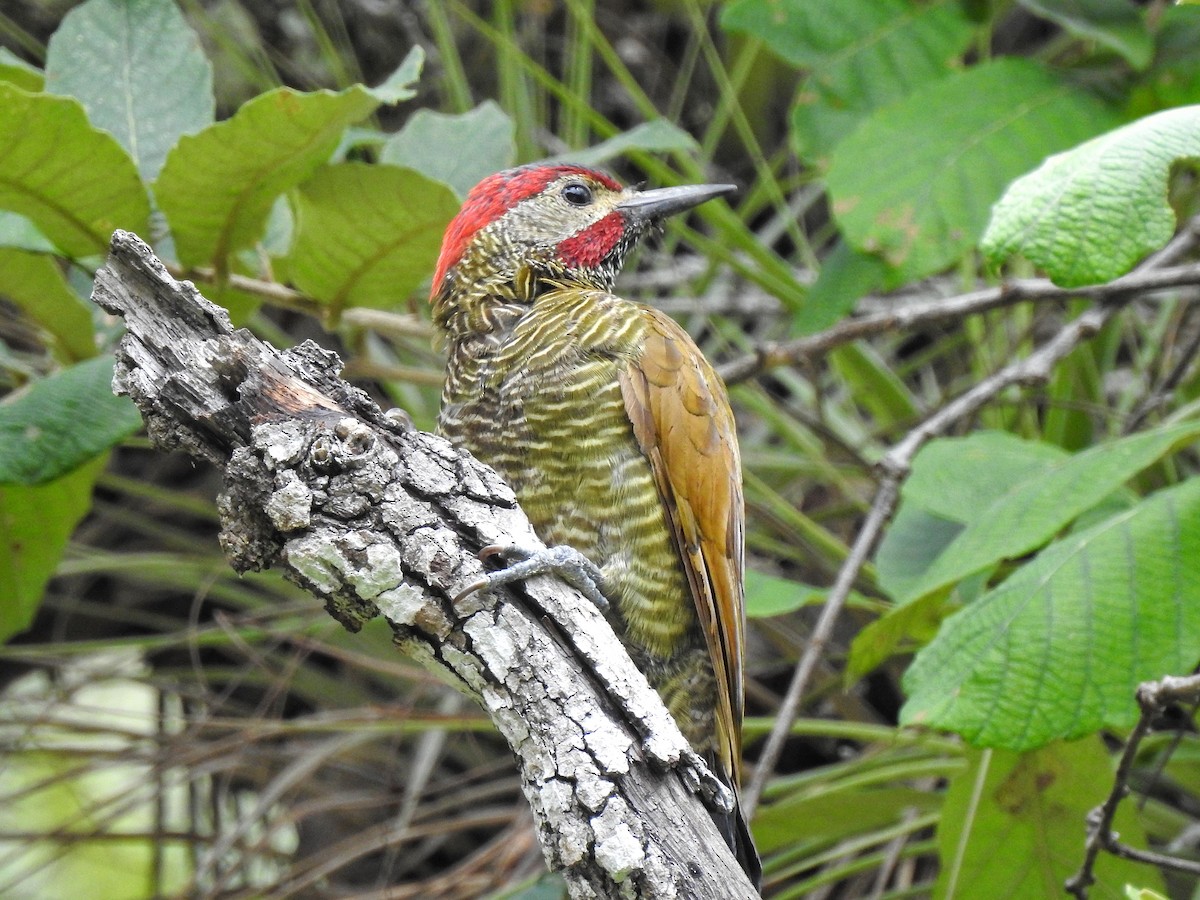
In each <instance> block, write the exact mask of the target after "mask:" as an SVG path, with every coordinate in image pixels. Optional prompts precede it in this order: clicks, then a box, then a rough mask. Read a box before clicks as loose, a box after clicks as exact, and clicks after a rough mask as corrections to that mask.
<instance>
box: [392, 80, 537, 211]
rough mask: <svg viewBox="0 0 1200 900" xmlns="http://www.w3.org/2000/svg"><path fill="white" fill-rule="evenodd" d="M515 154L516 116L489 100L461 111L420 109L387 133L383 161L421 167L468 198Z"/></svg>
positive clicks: (508, 163)
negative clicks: (512, 117) (487, 177)
mask: <svg viewBox="0 0 1200 900" xmlns="http://www.w3.org/2000/svg"><path fill="white" fill-rule="evenodd" d="M515 154H516V145H515V144H514V143H513V123H512V119H510V118H509V117H508V116H507V115H505V113H504V111H503V110H502V109H500V107H499V106H498V105H497V104H496V103H495V102H493V101H491V100H488V101H486V102H484V103H481V104H480V105H479V106H477V107H475V108H474V109H473V110H471V111H470V112H465V113H461V114H460V115H446V114H445V113H439V112H434V111H433V110H429V109H419V110H417V111H416V112H415V113H413V115H412V117H411V118H410V119H409V120H408V122H406V123H405V125H404V127H403V128H402V129H401V130H400V131H398V132H397V133H396V134H394V135H392V136H391V137H390V138H388V141H387V143H386V144H384V145H383V151H382V152H381V153H380V155H379V161H380V162H385V163H391V164H392V165H397V166H406V167H408V168H410V169H416V170H417V171H418V172H420V173H421V174H422V175H426V176H428V177H429V178H432V179H434V180H435V181H441V182H443V183H444V184H448V185H450V187H452V188H454V192H455V193H456V194H458V196H459V197H465V196H466V195H467V191H469V190H470V189H471V188H473V187H474V186H475V185H476V183H477V182H479V181H481V180H482V179H483V178H484V177H485V176H487V175H490V174H491V173H492V172H496V171H498V170H500V169H504V168H507V167H508V166H511V165H512V164H513V160H514V159H515Z"/></svg>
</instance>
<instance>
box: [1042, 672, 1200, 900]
mask: <svg viewBox="0 0 1200 900" xmlns="http://www.w3.org/2000/svg"><path fill="white" fill-rule="evenodd" d="M1137 701H1138V705H1139V706H1140V707H1141V708H1142V715H1141V717H1140V718H1139V719H1138V723H1137V725H1136V726H1134V729H1133V732H1132V733H1131V734H1130V735H1129V740H1128V741H1127V742H1126V743H1125V751H1124V752H1123V753H1122V754H1121V761H1120V763H1118V765H1117V774H1116V777H1115V778H1114V779H1113V787H1112V791H1111V792H1110V793H1109V795H1108V798H1107V799H1106V800H1105V801H1104V802H1103V803H1102V804H1100V805H1099V806H1097V807H1096V808H1095V809H1093V810H1092V811H1091V812H1090V813H1088V817H1087V830H1088V836H1087V843H1086V844H1085V852H1084V858H1083V864H1082V865H1081V866H1080V867H1079V871H1078V872H1076V873H1075V874H1074V875H1073V876H1071V878H1069V879H1067V882H1066V884H1065V885H1064V887H1065V888H1066V891H1067V893H1069V894H1073V895H1074V896H1076V897H1078V898H1079V900H1087V896H1088V888H1089V887H1090V886H1091V885H1093V884H1094V883H1095V881H1096V877H1095V875H1093V874H1092V870H1093V868H1094V867H1095V865H1096V859H1097V857H1098V856H1099V855H1100V851H1101V850H1106V851H1108V852H1109V853H1112V854H1114V855H1116V856H1120V857H1123V858H1124V859H1130V860H1133V861H1135V862H1142V863H1146V864H1148V865H1152V866H1162V867H1163V868H1167V869H1174V870H1176V871H1179V872H1187V873H1189V874H1192V875H1200V862H1195V861H1194V860H1190V859H1181V858H1179V857H1177V856H1168V855H1166V854H1164V853H1155V852H1153V851H1150V850H1137V849H1135V848H1133V847H1129V846H1126V845H1125V844H1122V843H1121V842H1120V841H1119V840H1118V839H1117V835H1116V832H1114V831H1113V827H1112V825H1113V819H1114V818H1115V817H1116V815H1117V807H1118V806H1119V805H1120V803H1121V801H1122V800H1123V799H1124V798H1125V795H1126V794H1128V793H1129V775H1130V773H1131V772H1132V770H1133V763H1134V760H1135V759H1136V758H1137V754H1138V749H1139V748H1140V747H1141V743H1142V740H1143V738H1145V737H1146V735H1147V734H1149V732H1150V728H1151V725H1152V724H1153V722H1154V720H1155V719H1156V718H1158V716H1159V715H1161V713H1162V712H1163V710H1164V709H1166V708H1167V707H1168V706H1170V705H1171V704H1172V703H1192V704H1195V703H1197V702H1200V675H1190V676H1188V677H1178V676H1167V677H1166V678H1163V679H1162V680H1161V681H1147V682H1144V683H1142V684H1141V685H1140V686H1139V687H1138V689H1137Z"/></svg>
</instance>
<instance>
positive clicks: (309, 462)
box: [93, 231, 757, 898]
mask: <svg viewBox="0 0 1200 900" xmlns="http://www.w3.org/2000/svg"><path fill="white" fill-rule="evenodd" d="M93 298H94V299H95V300H96V302H97V303H99V304H100V305H101V306H103V307H104V308H105V309H106V310H108V311H109V312H112V313H114V314H117V315H120V316H123V317H124V318H125V321H126V325H127V326H128V329H129V333H128V334H127V335H126V337H125V338H124V339H123V340H122V342H121V346H120V349H119V351H118V354H117V367H116V372H115V375H114V388H115V389H116V390H118V392H120V393H127V394H128V395H129V396H131V397H132V398H133V399H134V401H135V402H136V403H137V404H138V407H139V408H140V409H141V411H142V415H143V417H144V419H145V420H146V423H147V427H148V429H149V432H150V435H151V436H152V437H153V439H154V440H155V441H156V443H157V444H158V445H159V446H160V447H162V448H164V449H167V448H182V449H184V450H186V451H187V452H189V453H191V454H192V455H195V456H201V457H204V458H205V459H208V460H210V461H212V462H213V463H214V464H215V465H218V466H220V467H221V468H222V469H223V471H224V474H225V489H224V492H223V493H222V495H221V497H220V499H219V507H220V510H221V514H222V532H221V542H222V545H223V546H224V548H225V552H226V554H227V556H228V557H229V559H230V561H231V563H232V564H233V565H234V567H235V568H237V569H239V570H240V571H245V570H248V569H258V568H264V567H267V566H279V567H281V568H282V570H283V571H284V573H285V574H286V575H287V576H288V577H289V578H290V579H291V580H293V581H295V582H296V583H298V584H300V585H301V586H303V587H305V588H306V589H308V590H310V591H312V592H313V593H314V594H316V595H317V596H319V597H321V598H322V599H323V600H324V601H325V604H326V609H327V610H328V611H329V613H330V614H331V615H332V616H334V618H336V619H338V621H340V622H341V623H342V624H343V625H345V626H346V627H347V628H348V629H350V630H351V631H356V630H357V629H358V628H359V627H361V625H362V624H363V622H365V621H366V620H368V619H370V618H372V617H374V616H377V615H382V616H384V617H385V618H386V619H387V621H388V622H389V623H390V624H391V626H392V629H393V632H394V633H395V637H396V642H397V644H398V645H399V646H400V647H401V648H402V649H403V650H405V651H406V652H407V653H408V654H409V655H411V656H412V657H414V658H415V659H417V660H418V661H420V662H422V663H423V664H425V665H427V666H428V667H429V668H431V669H433V670H434V671H438V672H440V673H442V674H443V675H446V676H447V677H448V678H450V679H451V680H453V681H454V682H456V683H457V684H458V685H459V686H460V687H463V688H464V689H465V690H466V691H468V692H469V693H471V694H472V695H473V696H475V697H476V698H477V699H479V701H480V702H481V703H482V704H483V706H484V708H485V709H486V710H487V712H488V714H489V715H490V716H491V718H492V720H493V721H494V722H495V724H496V726H497V728H498V729H499V731H500V732H501V734H503V735H504V737H505V738H506V740H507V741H508V742H509V744H510V746H511V747H512V749H513V751H514V752H515V753H516V755H517V758H518V761H519V763H520V768H521V774H522V781H523V788H524V791H525V795H526V797H527V798H528V800H529V802H530V805H531V807H532V809H533V812H534V815H535V818H536V819H537V823H538V833H539V839H540V840H541V842H542V847H543V850H544V853H545V856H546V859H547V861H548V862H549V864H550V865H551V867H552V868H554V869H557V870H559V871H561V872H562V873H563V875H564V876H565V877H566V879H567V883H568V885H569V887H570V890H571V893H572V896H574V897H629V896H638V897H644V898H658V897H697V898H728V897H755V896H757V895H756V894H755V892H754V890H753V888H752V887H751V886H750V884H749V882H748V881H747V880H746V878H745V875H744V874H743V873H742V871H741V869H740V867H739V866H738V864H737V863H736V861H735V860H734V858H733V856H732V855H731V854H730V853H729V851H728V850H727V848H726V846H725V843H724V841H723V840H722V839H721V837H720V836H719V834H718V832H717V829H716V827H715V826H714V825H713V822H712V820H711V818H710V817H709V815H708V813H707V811H706V810H705V807H704V805H703V803H702V801H701V799H700V796H699V795H704V796H706V797H707V798H708V801H709V802H710V803H713V804H716V805H718V806H720V805H723V804H724V805H727V804H728V803H729V802H730V798H729V796H728V792H727V791H726V790H725V789H724V788H722V787H721V785H720V784H719V782H717V781H716V779H715V777H714V776H713V775H712V774H711V773H710V772H709V771H708V770H707V768H706V767H705V766H704V764H703V762H702V761H701V760H700V759H699V758H698V757H697V756H696V754H695V753H694V751H692V749H691V747H690V746H689V745H688V743H687V741H686V740H685V739H684V738H683V736H682V735H681V734H680V733H679V730H678V728H677V727H676V726H675V723H674V721H673V720H672V719H671V716H670V714H669V713H668V712H667V711H666V709H665V708H664V706H663V705H662V701H661V700H660V699H659V697H658V695H657V694H656V693H655V692H654V690H653V689H652V688H651V687H650V686H649V684H648V683H647V682H646V679H645V677H644V676H643V675H642V674H641V672H639V671H638V670H637V668H636V667H635V666H634V665H633V663H632V662H631V661H630V659H629V656H628V654H627V653H626V652H625V650H624V648H623V647H622V646H621V644H620V643H619V642H618V641H617V639H616V637H615V636H614V634H613V632H612V629H611V628H610V626H609V625H608V623H607V622H606V621H605V620H604V618H603V617H602V616H601V615H600V614H599V612H598V611H597V610H596V609H595V608H594V606H593V605H592V604H590V603H589V602H588V601H586V600H585V599H584V598H583V597H581V596H580V595H579V594H578V593H576V592H575V591H574V589H572V588H569V587H568V586H566V585H565V584H563V583H562V582H560V581H558V580H557V579H555V578H553V577H549V576H542V577H538V578H533V579H531V580H529V581H528V582H526V583H524V584H520V585H514V586H512V587H511V588H510V589H506V590H504V591H496V592H487V593H484V592H476V593H474V594H470V595H468V596H467V597H465V598H464V599H462V600H461V601H460V602H455V601H454V600H453V599H452V598H454V597H456V596H457V595H458V594H459V592H460V591H461V589H462V588H463V586H465V585H467V584H470V583H472V582H474V581H476V580H477V579H478V578H479V577H480V576H481V575H482V574H483V563H481V562H480V560H479V559H478V557H477V556H476V554H477V552H478V551H479V550H480V549H481V548H483V547H485V546H487V545H490V544H495V543H513V542H519V543H521V544H525V545H528V544H530V543H533V544H534V546H537V545H538V544H537V538H536V536H535V535H534V533H533V529H532V528H531V526H530V525H529V522H528V520H527V519H526V518H525V515H524V514H523V513H522V512H521V510H520V508H519V507H518V506H517V503H516V500H515V497H514V495H513V493H512V491H511V490H510V489H509V488H508V487H507V485H505V484H504V483H503V482H502V481H501V480H500V479H499V478H498V477H497V475H496V474H495V473H494V472H493V471H492V470H491V469H489V468H487V467H486V466H484V465H482V464H480V463H479V462H477V461H476V460H475V459H473V458H472V457H470V456H469V455H467V454H465V453H463V452H462V451H459V450H457V449H455V448H453V447H452V446H451V445H450V444H449V443H447V442H446V441H444V440H443V439H441V438H439V437H435V436H433V435H429V434H424V433H421V432H418V431H415V430H412V429H411V428H409V427H407V426H406V425H404V424H403V423H402V422H401V420H400V419H399V418H398V417H395V416H389V415H388V414H385V413H383V412H382V411H381V410H380V409H379V408H378V407H377V406H376V405H375V404H374V403H373V402H372V401H371V400H370V399H369V398H368V397H367V396H366V394H364V393H363V392H362V391H359V390H357V389H355V388H353V387H350V386H349V385H347V384H345V383H344V382H342V381H341V380H340V379H339V378H338V371H339V367H340V362H339V360H338V359H337V357H336V356H335V355H333V354H331V353H328V352H326V351H323V350H321V349H320V348H318V347H316V346H315V345H314V344H311V343H305V344H302V345H301V346H299V347H297V348H294V349H292V350H289V351H286V352H282V353H281V352H278V351H276V350H275V349H273V348H271V347H269V346H267V345H266V344H263V343H262V342H260V341H258V340H257V339H255V338H254V337H253V335H251V334H250V333H249V332H247V331H245V330H234V329H233V328H232V326H231V325H230V322H229V319H228V316H227V315H226V314H225V312H224V310H222V309H220V308H219V307H217V306H214V305H213V304H211V303H209V302H208V301H207V300H205V299H204V298H203V297H201V296H200V294H199V293H198V292H197V291H196V289H195V288H194V287H193V286H192V285H191V284H189V283H186V282H185V283H182V284H181V283H179V282H176V281H175V280H174V279H173V278H171V276H170V275H169V274H168V273H167V272H166V270H165V269H164V268H163V266H162V264H161V263H160V262H159V261H158V260H157V259H155V258H154V256H153V254H152V253H151V251H150V249H149V248H148V247H147V246H146V245H145V244H143V243H142V242H141V241H140V240H138V239H137V238H136V237H135V236H134V235H132V234H128V233H126V232H120V231H118V232H117V233H116V234H115V235H114V236H113V242H112V248H111V254H110V257H109V261H108V263H107V265H106V266H105V267H104V268H103V269H101V270H100V272H98V273H97V275H96V285H95V292H94V294H93Z"/></svg>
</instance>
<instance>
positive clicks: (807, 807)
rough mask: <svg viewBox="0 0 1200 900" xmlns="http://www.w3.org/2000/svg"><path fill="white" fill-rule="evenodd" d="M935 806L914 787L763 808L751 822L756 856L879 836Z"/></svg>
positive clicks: (838, 792)
mask: <svg viewBox="0 0 1200 900" xmlns="http://www.w3.org/2000/svg"><path fill="white" fill-rule="evenodd" d="M939 803H940V798H939V797H938V796H937V795H936V794H934V793H931V792H930V791H922V790H919V789H917V788H915V787H905V786H903V785H895V786H882V787H879V786H871V787H869V788H857V789H854V790H851V789H847V788H845V787H840V786H839V787H838V788H837V789H835V790H832V791H829V792H816V793H814V794H811V795H807V796H802V797H797V798H789V799H788V800H785V801H783V802H779V803H772V804H770V805H769V806H765V807H764V808H763V810H762V812H760V813H758V815H756V816H755V817H754V839H755V841H756V843H757V844H758V849H759V851H760V852H762V853H769V852H772V851H775V850H793V849H794V848H796V847H799V846H802V845H803V843H804V842H807V841H813V842H817V843H818V844H821V845H824V844H828V843H830V842H832V841H836V840H839V839H844V838H847V837H851V836H852V835H865V834H870V833H871V832H873V831H880V830H883V829H884V828H886V827H887V826H889V825H896V824H898V823H900V822H902V821H904V817H905V816H906V815H911V814H912V813H913V812H914V811H919V812H932V811H934V810H936V809H937V807H938V805H939Z"/></svg>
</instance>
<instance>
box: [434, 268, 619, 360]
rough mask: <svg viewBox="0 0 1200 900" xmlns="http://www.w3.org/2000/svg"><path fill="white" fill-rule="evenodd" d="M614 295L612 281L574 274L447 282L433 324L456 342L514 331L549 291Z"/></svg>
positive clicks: (527, 273)
mask: <svg viewBox="0 0 1200 900" xmlns="http://www.w3.org/2000/svg"><path fill="white" fill-rule="evenodd" d="M611 290H612V283H611V280H609V279H605V278H592V277H588V276H587V275H578V274H576V273H573V272H563V273H557V272H556V273H547V272H544V271H540V270H534V269H533V268H532V267H520V268H518V270H517V272H516V273H515V274H513V273H493V274H491V275H490V276H484V277H477V278H474V279H467V278H460V277H452V278H448V279H447V281H446V283H445V284H444V285H443V286H442V290H441V291H440V292H439V293H438V294H437V296H435V297H434V298H433V300H432V309H433V323H434V325H436V326H437V327H438V328H439V329H441V331H442V332H443V333H444V334H445V335H446V336H447V337H448V338H449V339H450V340H451V341H452V342H458V341H463V340H466V339H468V338H478V337H486V336H489V335H499V334H504V333H507V332H508V331H510V330H511V329H512V328H513V326H514V325H515V324H516V323H517V322H518V321H519V320H520V319H521V318H522V317H524V316H525V315H527V314H528V313H529V312H530V311H531V310H533V309H534V308H535V307H536V305H537V302H538V299H539V298H540V297H542V296H544V295H545V294H547V293H548V292H550V291H555V292H559V291H580V292H585V291H586V292H590V291H603V292H609V291H611Z"/></svg>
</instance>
